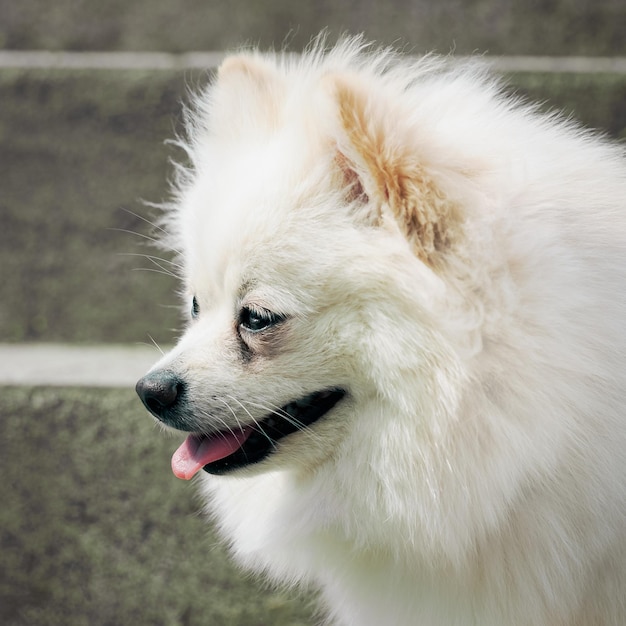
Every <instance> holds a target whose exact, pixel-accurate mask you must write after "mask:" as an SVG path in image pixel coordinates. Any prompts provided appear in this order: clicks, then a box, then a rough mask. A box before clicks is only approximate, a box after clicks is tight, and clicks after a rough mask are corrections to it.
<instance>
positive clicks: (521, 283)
mask: <svg viewBox="0 0 626 626" xmlns="http://www.w3.org/2000/svg"><path fill="white" fill-rule="evenodd" d="M352 96H354V98H352ZM342 107H343V109H342ZM350 107H356V108H357V109H359V108H360V109H359V110H355V111H352V109H351V108H350ZM342 113H343V117H342ZM352 115H353V117H351V116H352ZM359 116H360V117H359ZM359 120H360V121H359ZM352 122H354V124H355V126H354V127H352V126H351V124H352ZM363 122H365V123H363ZM361 135H364V137H362V136H361ZM361 139H363V145H360V143H359V142H360V140H361ZM185 146H186V149H187V150H188V153H189V155H190V159H191V162H192V167H191V168H190V170H189V171H187V172H186V173H184V175H183V176H182V177H181V181H180V184H179V187H178V190H177V198H176V206H175V207H174V209H173V210H172V211H171V212H170V214H169V216H168V218H167V221H168V223H167V228H168V230H169V232H170V239H169V244H170V245H171V246H172V247H173V248H174V249H176V250H178V251H179V252H180V254H181V261H182V264H183V268H184V270H183V274H184V276H183V278H184V283H185V286H186V287H185V288H186V290H187V292H188V294H189V298H191V296H192V295H195V296H196V297H197V299H198V302H199V303H200V310H201V313H200V316H199V318H198V319H197V320H194V321H193V322H192V323H190V325H189V327H188V329H187V330H186V333H185V334H184V336H183V337H182V338H181V340H180V343H179V345H178V346H177V347H176V348H175V349H174V350H173V352H172V353H171V354H168V355H166V357H164V359H163V360H162V361H161V362H160V363H159V364H158V365H157V367H163V368H169V369H173V370H175V371H178V372H180V373H181V375H183V376H184V377H185V380H186V381H187V383H188V384H189V388H190V393H191V394H192V397H193V400H194V404H195V405H196V406H197V407H198V411H202V412H204V413H206V415H207V420H209V421H210V419H211V417H210V416H211V414H212V412H213V411H214V410H216V407H217V406H219V405H220V403H221V404H222V405H223V404H224V403H228V404H229V406H230V407H231V409H232V411H233V413H234V414H235V417H236V419H237V420H239V421H241V422H246V420H247V421H250V418H251V417H255V418H259V417H261V416H262V414H263V413H264V412H267V411H263V410H261V409H262V408H265V409H267V408H268V407H277V406H280V405H282V404H284V403H286V402H288V401H289V400H291V399H293V398H295V397H298V396H300V395H303V394H306V393H309V392H311V391H315V390H317V389H322V388H325V387H333V386H341V387H344V388H346V389H347V390H348V392H349V395H348V397H347V398H346V399H345V400H344V401H342V402H341V403H340V404H339V405H337V407H336V408H335V409H334V410H333V411H332V412H331V413H330V414H329V415H328V416H326V417H325V418H324V419H323V420H321V421H320V422H318V423H317V424H315V425H314V426H313V427H312V428H311V429H309V430H307V431H305V432H301V433H297V434H294V435H291V436H289V437H288V438H286V439H284V440H283V441H282V442H280V444H279V447H278V450H277V451H276V452H275V453H274V454H272V455H271V456H270V457H269V458H268V459H267V460H266V461H264V462H262V463H261V464H259V465H256V466H251V467H250V468H249V469H246V470H244V471H239V472H238V473H235V474H233V475H228V476H224V477H216V476H211V475H209V474H206V473H204V472H201V474H202V476H201V480H200V482H198V483H197V484H198V485H199V486H200V488H201V489H202V491H203V492H204V493H205V494H206V496H207V498H208V508H209V510H210V511H211V512H212V514H214V516H215V518H216V520H217V523H218V526H219V528H220V530H221V532H222V534H223V536H224V538H225V539H226V541H228V542H229V543H230V544H231V545H232V551H233V554H234V556H235V558H236V559H237V561H238V562H239V563H241V564H242V565H243V566H245V567H246V568H250V569H252V570H256V571H260V572H264V573H265V574H267V575H268V576H269V577H271V578H272V579H275V580H277V581H282V582H286V583H304V584H312V585H313V586H314V587H317V588H319V589H320V590H321V597H322V599H323V601H324V603H325V606H326V608H327V610H328V615H329V616H330V621H331V622H332V623H336V624H341V625H343V626H357V625H358V626H381V625H385V626H401V625H442V626H444V625H445V626H452V625H456V626H465V625H476V626H505V625H509V626H524V625H528V626H609V625H611V626H623V625H624V624H626V410H625V408H624V406H625V404H626V210H625V206H626V167H625V159H624V154H623V151H622V149H621V148H620V147H619V146H616V145H612V144H611V143H610V142H609V141H606V140H603V139H601V138H598V137H596V136H594V135H592V134H590V133H587V132H584V131H582V130H580V129H579V128H578V127H576V126H575V125H573V124H570V123H566V122H564V121H562V120H560V119H558V118H556V117H555V116H544V115H540V114H539V113H537V112H536V111H535V110H534V109H533V108H531V107H528V106H523V105H520V104H519V103H516V102H513V101H511V99H510V98H509V97H507V96H505V95H503V94H502V92H501V90H500V88H499V87H498V85H497V84H496V83H495V82H494V81H492V80H491V79H489V78H487V77H485V75H484V74H483V73H482V72H481V71H480V70H479V69H477V68H476V67H475V66H474V65H473V64H469V65H464V66H461V67H456V66H452V65H450V64H448V63H447V62H442V61H438V60H436V59H432V58H427V59H423V60H421V61H417V62H415V61H410V60H403V59H401V58H397V57H396V56H395V55H394V54H392V53H390V52H388V51H376V50H372V49H370V48H367V47H364V46H363V45H362V43H361V41H360V40H358V39H356V40H355V39H352V40H346V41H343V42H342V43H340V44H339V45H338V46H336V47H334V48H333V49H331V50H329V51H327V52H324V51H323V50H322V46H321V45H318V46H317V47H315V48H314V49H313V50H312V51H310V52H308V53H306V54H304V55H303V56H301V57H291V56H284V57H283V56H282V55H268V56H264V55H260V54H258V53H255V52H253V53H250V54H245V55H240V56H236V57H232V58H229V59H228V60H227V61H226V62H225V63H224V65H223V66H222V68H221V69H220V71H219V73H218V77H217V79H216V81H215V83H214V84H213V85H212V86H211V87H210V89H209V90H207V92H206V93H205V94H203V95H202V96H201V97H200V98H199V99H198V102H197V106H196V108H195V110H194V112H193V113H192V114H191V116H190V123H189V139H188V140H186V141H185ZM377 147H378V148H379V150H380V154H378V153H377V152H376V148H377ZM398 164H399V165H398ZM398 172H402V175H403V176H404V175H405V174H406V176H408V178H409V179H410V180H409V181H408V182H409V183H411V185H413V183H415V184H414V185H413V186H412V187H411V189H412V191H411V192H410V193H411V194H413V195H412V197H410V198H409V195H410V193H409V192H408V191H403V192H402V193H400V194H399V195H398V196H397V197H394V196H393V193H394V192H393V186H394V185H396V184H397V183H398V181H397V180H395V179H394V176H395V177H397V176H398ZM413 173H416V174H415V176H416V178H415V180H412V179H411V177H412V176H413ZM390 190H391V191H390ZM394 203H396V204H395V205H394ZM416 206H417V207H418V209H419V211H422V213H420V215H422V217H419V216H418V217H416V215H417V214H414V211H417V210H418V209H415V207H416ZM442 207H443V208H442ZM441 211H443V212H447V213H446V216H447V217H445V219H444V217H440V215H441ZM423 215H425V216H426V217H423ZM429 216H430V217H429ZM418 218H419V219H418ZM415 220H417V221H418V222H419V223H420V230H419V232H417V230H416V229H415V228H414V224H415ZM419 220H423V221H419ZM422 226H423V229H422ZM433 228H434V229H435V230H434V231H433ZM437 229H438V230H437ZM433 232H437V233H439V235H438V236H439V240H437V241H436V242H435V243H432V240H427V236H426V235H424V233H426V234H428V233H431V234H432V233H433ZM431 239H432V238H431ZM429 241H430V243H429ZM242 303H253V304H255V305H256V306H260V307H264V308H267V309H269V310H272V311H276V312H279V313H281V314H284V315H286V316H288V317H289V319H288V321H287V322H286V325H285V326H284V328H282V330H281V331H280V334H279V336H278V337H277V338H274V339H271V340H268V342H266V344H264V345H263V347H261V348H258V349H257V347H254V346H253V348H252V352H253V353H255V351H256V353H255V354H254V356H253V358H252V359H248V360H246V359H242V358H240V349H241V347H240V345H239V343H240V342H239V340H238V339H237V336H236V335H237V330H236V326H237V324H236V319H237V315H238V310H239V307H240V306H241V305H242ZM272 342H274V343H272Z"/></svg>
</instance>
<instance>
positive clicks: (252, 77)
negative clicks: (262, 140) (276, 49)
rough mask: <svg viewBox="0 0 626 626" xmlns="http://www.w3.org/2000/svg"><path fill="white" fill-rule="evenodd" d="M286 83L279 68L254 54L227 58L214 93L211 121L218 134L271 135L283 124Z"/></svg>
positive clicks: (219, 72) (220, 70)
mask: <svg viewBox="0 0 626 626" xmlns="http://www.w3.org/2000/svg"><path fill="white" fill-rule="evenodd" d="M282 91H283V80H282V77H281V75H280V74H279V72H278V70H277V69H276V67H275V66H274V65H273V64H271V62H270V61H267V60H265V59H263V58H261V57H260V56H259V55H255V54H254V53H250V54H238V55H235V56H230V57H227V58H226V59H225V60H224V61H223V63H222V64H221V65H220V67H219V69H218V72H217V81H216V82H215V84H214V86H213V90H212V99H211V100H212V110H211V116H210V117H211V119H212V127H213V130H214V131H215V132H216V133H217V134H222V133H228V135H229V136H233V135H235V136H239V135H246V136H249V135H250V133H251V132H257V133H258V132H261V133H263V132H267V131H271V130H272V129H274V128H275V127H276V126H277V124H278V121H279V116H280V102H281V100H282V98H281V95H282Z"/></svg>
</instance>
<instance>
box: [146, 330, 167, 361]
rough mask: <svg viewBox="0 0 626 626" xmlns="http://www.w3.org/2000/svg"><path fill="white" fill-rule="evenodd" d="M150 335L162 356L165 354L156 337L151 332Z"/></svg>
mask: <svg viewBox="0 0 626 626" xmlns="http://www.w3.org/2000/svg"><path fill="white" fill-rule="evenodd" d="M148 337H149V338H150V341H151V342H152V344H153V345H154V347H155V348H156V349H157V350H158V351H159V352H160V353H161V356H165V352H163V350H162V349H161V346H160V345H159V344H158V343H157V341H156V339H155V338H154V337H153V336H152V335H150V334H148Z"/></svg>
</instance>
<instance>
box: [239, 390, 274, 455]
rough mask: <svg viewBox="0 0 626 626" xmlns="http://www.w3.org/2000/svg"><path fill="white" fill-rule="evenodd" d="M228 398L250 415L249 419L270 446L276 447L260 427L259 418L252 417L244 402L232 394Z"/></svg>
mask: <svg viewBox="0 0 626 626" xmlns="http://www.w3.org/2000/svg"><path fill="white" fill-rule="evenodd" d="M227 397H228V398H230V399H231V400H234V401H235V402H236V403H237V404H238V405H239V406H240V407H241V408H242V409H243V410H244V411H245V412H246V413H247V415H248V416H249V417H250V419H251V420H252V421H253V422H254V423H255V424H256V425H257V426H258V427H259V430H260V431H261V433H263V435H264V436H265V438H266V439H267V440H268V441H269V442H270V443H271V444H272V448H274V449H276V443H275V442H274V441H273V439H272V438H271V437H270V436H269V435H268V434H267V433H266V432H265V431H264V430H263V428H261V424H260V423H259V420H257V419H256V417H254V415H252V413H250V411H249V410H248V409H247V408H246V407H245V406H244V404H243V403H242V402H241V401H240V400H238V399H237V398H235V397H234V396H230V395H229V396H227Z"/></svg>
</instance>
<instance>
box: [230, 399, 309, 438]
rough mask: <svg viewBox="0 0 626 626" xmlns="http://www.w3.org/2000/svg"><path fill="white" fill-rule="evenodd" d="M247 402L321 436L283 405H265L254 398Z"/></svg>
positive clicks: (300, 429)
mask: <svg viewBox="0 0 626 626" xmlns="http://www.w3.org/2000/svg"><path fill="white" fill-rule="evenodd" d="M246 403H247V404H249V405H251V406H255V407H258V408H259V409H262V410H263V411H267V413H268V414H270V415H276V416H277V417H280V418H282V419H284V420H285V421H286V422H289V423H290V424H293V425H294V426H295V427H296V428H297V429H298V430H299V431H300V432H306V433H307V434H308V435H312V436H313V437H318V438H319V435H318V434H317V433H316V432H315V431H314V430H313V429H312V428H311V427H310V426H309V425H308V424H304V423H303V422H301V421H300V420H299V419H296V418H295V417H294V416H293V415H290V414H289V413H287V411H285V410H284V409H283V408H282V407H279V406H277V405H274V406H275V408H272V407H271V406H265V405H263V404H261V403H259V402H253V401H252V400H246ZM240 404H241V403H240Z"/></svg>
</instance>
